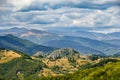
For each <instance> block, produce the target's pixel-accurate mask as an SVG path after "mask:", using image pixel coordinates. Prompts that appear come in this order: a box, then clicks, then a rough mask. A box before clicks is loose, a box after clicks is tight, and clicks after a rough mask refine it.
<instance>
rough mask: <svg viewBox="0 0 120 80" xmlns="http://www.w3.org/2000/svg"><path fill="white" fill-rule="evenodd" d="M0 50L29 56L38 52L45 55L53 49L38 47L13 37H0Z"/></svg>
mask: <svg viewBox="0 0 120 80" xmlns="http://www.w3.org/2000/svg"><path fill="white" fill-rule="evenodd" d="M0 48H7V49H12V50H18V51H21V52H23V53H27V54H29V55H33V54H34V53H36V52H38V51H41V52H45V53H47V52H50V51H52V50H54V48H51V47H46V46H42V45H38V44H35V43H33V42H30V41H28V40H24V39H20V38H17V37H15V36H13V35H6V36H0Z"/></svg>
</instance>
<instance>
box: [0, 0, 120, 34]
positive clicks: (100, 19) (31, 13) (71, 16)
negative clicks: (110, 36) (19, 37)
mask: <svg viewBox="0 0 120 80" xmlns="http://www.w3.org/2000/svg"><path fill="white" fill-rule="evenodd" d="M0 4H2V5H0V27H3V26H4V27H5V26H7V27H8V26H10V27H11V26H13V27H16V26H18V27H20V26H21V27H29V28H30V27H31V28H33V27H36V28H38V29H39V28H48V27H80V28H86V29H87V28H91V30H93V29H95V31H99V29H101V28H102V30H104V29H105V30H107V29H109V30H110V29H112V30H113V28H114V31H115V30H116V31H117V29H118V27H120V23H119V22H120V20H119V19H120V9H119V8H120V6H119V4H120V2H119V1H118V0H100V1H98V0H92V1H90V0H19V1H18V0H3V1H1V2H0ZM106 26H107V27H106ZM89 30H90V29H89ZM104 32H105V31H104Z"/></svg>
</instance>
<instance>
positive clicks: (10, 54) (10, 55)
mask: <svg viewBox="0 0 120 80" xmlns="http://www.w3.org/2000/svg"><path fill="white" fill-rule="evenodd" d="M19 57H21V55H20V54H19V53H17V52H15V51H12V50H0V64H1V63H6V62H9V61H11V60H12V59H15V58H19Z"/></svg>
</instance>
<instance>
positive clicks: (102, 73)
mask: <svg viewBox="0 0 120 80" xmlns="http://www.w3.org/2000/svg"><path fill="white" fill-rule="evenodd" d="M119 75H120V62H108V63H107V64H106V65H104V66H100V67H99V66H97V67H93V68H86V69H84V70H80V71H78V72H76V73H74V74H69V75H66V76H57V77H47V78H40V79H39V80H120V76H119Z"/></svg>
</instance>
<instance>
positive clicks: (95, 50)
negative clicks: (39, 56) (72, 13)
mask: <svg viewBox="0 0 120 80" xmlns="http://www.w3.org/2000/svg"><path fill="white" fill-rule="evenodd" d="M53 30H54V29H53ZM53 30H50V29H49V31H47V30H46V31H41V30H35V29H25V28H11V29H4V30H0V35H1V36H4V35H6V34H12V35H13V36H14V37H15V36H16V37H19V38H21V39H26V40H29V41H31V42H33V43H35V44H39V45H44V46H50V47H55V48H74V49H75V50H77V51H79V52H80V53H82V54H99V55H113V54H116V53H119V52H120V45H119V41H120V40H119V37H118V36H119V35H118V34H119V32H118V33H111V34H101V33H93V32H85V31H79V29H76V28H75V29H71V28H70V29H68V30H66V29H62V28H61V29H57V30H58V31H56V30H54V31H53ZM113 34H117V36H116V35H113ZM93 35H96V36H93ZM117 43H118V44H117ZM37 51H38V50H37Z"/></svg>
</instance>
